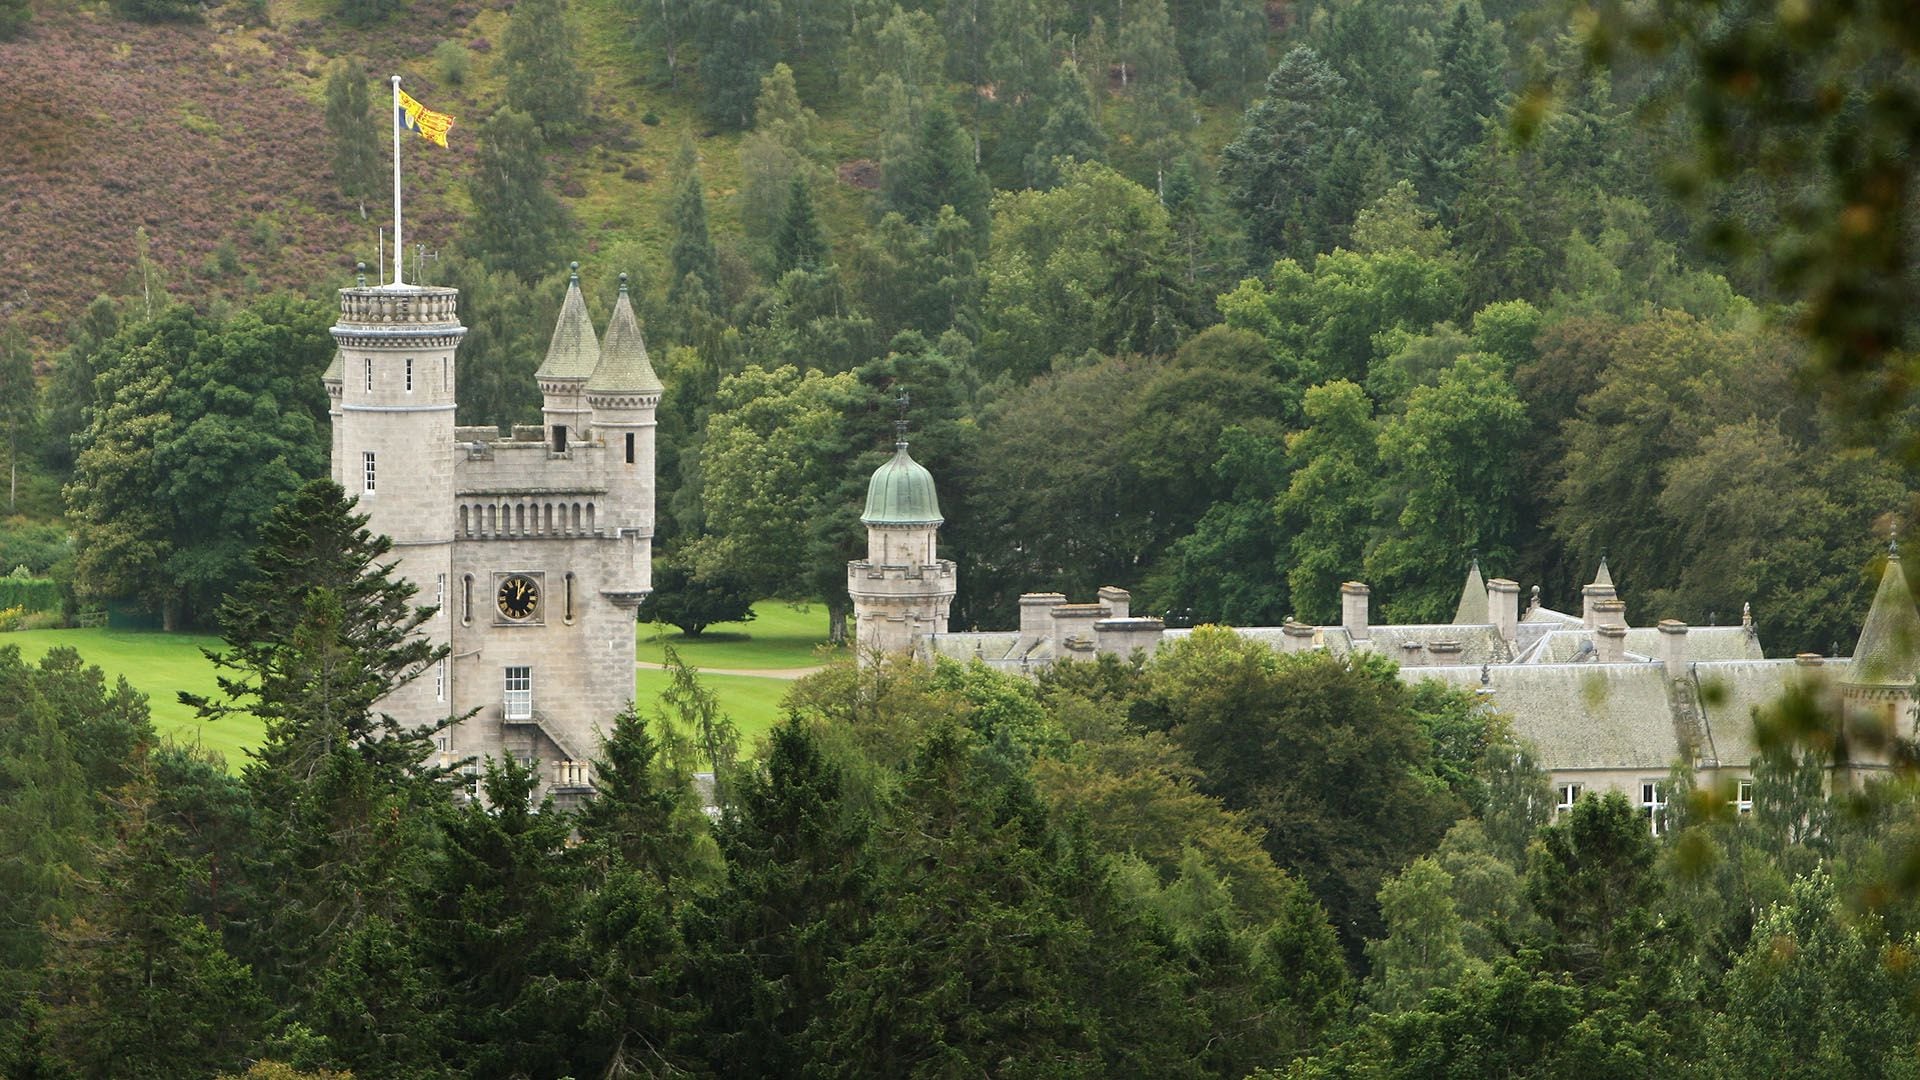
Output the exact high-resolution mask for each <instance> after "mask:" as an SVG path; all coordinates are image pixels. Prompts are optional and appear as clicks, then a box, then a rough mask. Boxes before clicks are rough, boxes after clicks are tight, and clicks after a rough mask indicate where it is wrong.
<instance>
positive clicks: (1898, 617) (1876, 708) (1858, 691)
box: [1840, 550, 1920, 769]
mask: <svg viewBox="0 0 1920 1080" xmlns="http://www.w3.org/2000/svg"><path fill="white" fill-rule="evenodd" d="M1916 668H1920V609H1916V608H1915V606H1914V602H1913V592H1912V590H1911V589H1910V588H1909V587H1908V585H1907V575H1906V572H1905V571H1904V570H1902V569H1901V566H1900V554H1899V552H1898V551H1897V550H1889V551H1888V553H1887V565H1886V569H1885V570H1883V571H1881V573H1880V587H1879V589H1878V590H1876V591H1875V592H1874V594H1873V606H1872V607H1871V608H1869V609H1868V610H1867V621H1866V623H1865V624H1864V625H1862V626H1861V627H1860V641H1859V643H1858V644H1856V645H1855V646H1854V649H1853V662H1852V663H1851V664H1849V665H1847V675H1846V680H1845V681H1844V682H1843V683H1842V684H1841V688H1840V696H1841V710H1842V713H1843V714H1844V716H1845V721H1846V724H1845V731H1846V743H1845V749H1846V760H1847V762H1848V763H1849V764H1850V765H1852V766H1854V767H1855V768H1856V769H1858V768H1861V767H1875V766H1884V765H1885V764H1886V763H1887V762H1888V761H1889V760H1890V757H1889V751H1890V750H1891V749H1892V746H1891V740H1892V739H1894V738H1910V737H1912V736H1913V734H1914V676H1915V669H1916Z"/></svg>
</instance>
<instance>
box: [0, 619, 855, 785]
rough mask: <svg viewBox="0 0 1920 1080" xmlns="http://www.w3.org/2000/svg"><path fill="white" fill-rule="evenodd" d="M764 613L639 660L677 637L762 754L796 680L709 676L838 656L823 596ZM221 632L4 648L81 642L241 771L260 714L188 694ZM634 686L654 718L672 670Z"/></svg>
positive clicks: (33, 653)
mask: <svg viewBox="0 0 1920 1080" xmlns="http://www.w3.org/2000/svg"><path fill="white" fill-rule="evenodd" d="M754 610H755V612H756V613H757V616H758V617H757V618H755V619H754V620H753V621H752V622H745V623H722V624H719V625H717V626H715V627H713V628H711V629H709V630H708V631H707V632H706V633H705V634H702V635H701V636H700V637H698V638H688V637H685V636H683V635H682V634H681V633H680V632H679V631H678V630H676V629H674V628H673V627H671V626H662V625H658V624H653V625H643V626H641V627H640V628H639V635H640V641H639V658H640V660H641V661H643V662H646V663H654V664H658V663H660V662H661V661H662V660H663V659H665V655H666V650H665V646H667V645H671V646H673V648H674V649H675V650H676V651H677V652H678V653H679V654H680V659H681V660H682V661H683V662H685V663H687V664H691V665H692V666H693V667H695V668H697V669H699V670H700V671H701V676H700V681H701V682H702V683H703V684H704V685H706V686H707V687H708V688H710V689H712V690H713V692H714V694H715V695H716V696H718V698H719V699H720V708H721V710H722V711H723V712H725V713H726V714H727V715H728V716H730V717H732V718H733V722H734V724H735V725H736V726H737V727H738V728H739V729H740V749H741V750H742V752H744V753H748V754H751V753H752V752H753V748H754V744H755V742H756V741H757V740H758V739H759V738H760V737H761V736H763V735H765V734H766V733H767V732H768V731H769V730H770V729H771V728H772V727H773V725H774V723H775V722H776V721H777V720H779V718H780V699H781V698H782V697H783V696H785V694H786V692H787V688H788V687H790V686H791V685H793V684H792V681H791V680H788V679H771V678H755V677H751V676H741V675H709V674H706V671H707V669H710V668H720V669H735V670H754V669H767V670H778V669H788V670H791V669H795V668H809V667H815V666H817V665H820V664H823V663H826V662H828V661H829V660H830V659H832V658H833V657H834V656H835V655H838V654H837V653H836V652H834V651H833V650H823V651H821V652H816V651H815V649H816V648H817V647H818V646H821V645H823V644H824V643H825V640H826V625H827V611H826V608H825V607H823V606H821V605H818V604H815V605H811V606H809V607H804V608H797V607H794V606H793V605H791V604H782V603H777V602H773V601H764V602H762V603H760V604H758V605H756V606H755V609H754ZM219 644H220V639H219V638H216V637H211V636H205V635H197V634H162V633H158V632H154V631H138V630H23V631H19V632H17V633H12V634H0V648H4V647H5V646H8V645H15V646H18V647H19V649H20V652H21V654H22V655H23V656H25V657H26V658H27V659H28V660H31V661H37V660H38V659H39V658H40V657H41V656H42V655H44V654H45V653H46V651H47V650H48V649H50V648H53V647H54V646H56V645H67V646H71V647H72V648H73V649H75V650H77V651H78V652H79V653H80V655H81V657H82V658H83V659H85V660H86V662H87V663H89V664H95V665H98V666H99V667H100V668H101V669H102V670H103V671H105V672H106V673H107V678H108V679H109V680H111V679H113V678H115V677H116V676H125V677H126V680H127V682H129V683H131V684H132V685H133V687H134V689H136V690H139V691H140V692H141V693H143V694H146V695H147V698H148V704H149V707H150V708H151V709H152V711H153V726H154V727H155V728H156V729H157V730H158V731H159V732H160V733H161V734H163V735H170V736H172V737H173V738H174V739H176V740H179V741H181V742H195V741H197V742H199V743H200V744H201V745H202V746H205V747H206V748H208V749H210V750H217V751H219V752H220V753H221V754H223V755H225V756H226V759H227V764H228V767H230V768H233V769H235V770H238V769H239V767H240V765H241V763H242V762H243V761H244V760H245V753H244V752H245V751H246V750H247V749H248V748H250V747H253V746H257V745H259V742H260V738H261V734H262V728H261V726H260V724H259V722H257V721H255V720H253V719H251V718H248V717H239V716H233V717H228V718H226V719H224V720H219V721H215V722H213V723H202V722H200V721H198V720H196V719H194V716H193V711H192V710H191V709H189V708H187V707H186V706H185V705H182V704H180V701H179V696H178V695H179V692H180V691H182V690H187V691H191V692H193V693H196V694H209V695H211V694H214V693H216V691H217V688H216V686H215V685H214V681H213V665H212V664H210V663H208V662H207V658H206V657H205V656H203V655H201V652H200V650H201V649H202V648H214V647H217V646H218V645H219ZM634 674H635V679H634V693H635V698H636V700H637V701H638V702H639V704H640V709H641V711H642V712H643V713H645V714H647V715H649V716H651V715H652V712H653V707H654V702H655V699H656V698H657V697H658V695H659V693H660V691H661V690H664V689H665V688H666V686H667V682H668V677H667V673H666V672H664V671H656V670H652V669H648V668H641V669H640V670H639V671H637V672H635V673H634Z"/></svg>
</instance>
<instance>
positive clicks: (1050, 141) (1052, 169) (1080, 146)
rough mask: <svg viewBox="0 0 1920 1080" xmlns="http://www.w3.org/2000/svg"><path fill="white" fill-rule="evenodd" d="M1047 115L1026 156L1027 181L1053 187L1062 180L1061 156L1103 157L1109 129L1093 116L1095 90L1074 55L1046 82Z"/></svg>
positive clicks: (1087, 158)
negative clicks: (1089, 84) (1105, 130)
mask: <svg viewBox="0 0 1920 1080" xmlns="http://www.w3.org/2000/svg"><path fill="white" fill-rule="evenodd" d="M1046 102H1047V117H1046V119H1045V120H1044V121H1042V123H1041V124H1040V135H1039V137H1038V138H1037V139H1035V140H1034V144H1033V149H1032V150H1031V151H1030V152H1028V154H1027V160H1026V174H1027V183H1028V184H1029V185H1030V186H1032V187H1036V188H1050V187H1052V186H1053V185H1055V184H1057V183H1059V182H1060V165H1059V162H1060V161H1061V160H1072V161H1101V160H1104V158H1105V150H1106V144H1107V136H1106V133H1105V132H1103V131H1101V130H1100V125H1099V124H1098V123H1097V122H1095V120H1094V118H1093V91H1092V88H1091V87H1089V86H1088V85H1087V80H1086V77H1085V76H1084V75H1082V74H1081V73H1080V66H1079V65H1078V64H1075V63H1074V62H1073V61H1072V60H1071V59H1068V60H1062V61H1061V62H1060V66H1059V67H1058V68H1055V69H1054V72H1053V78H1052V80H1051V81H1050V82H1049V83H1048V86H1047V96H1046Z"/></svg>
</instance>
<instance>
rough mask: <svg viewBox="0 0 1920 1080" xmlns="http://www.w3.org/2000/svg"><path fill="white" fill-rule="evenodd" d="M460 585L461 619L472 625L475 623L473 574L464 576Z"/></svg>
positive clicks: (464, 622) (462, 621)
mask: <svg viewBox="0 0 1920 1080" xmlns="http://www.w3.org/2000/svg"><path fill="white" fill-rule="evenodd" d="M460 585H461V594H460V621H461V623H463V624H465V625H468V626H471V625H473V575H472V574H468V575H467V576H466V577H464V578H462V579H461V581H460Z"/></svg>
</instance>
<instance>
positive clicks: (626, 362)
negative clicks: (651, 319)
mask: <svg viewBox="0 0 1920 1080" xmlns="http://www.w3.org/2000/svg"><path fill="white" fill-rule="evenodd" d="M661 389H662V388H661V386H660V376H658V375H655V374H654V373H653V363H652V362H651V361H649V360H648V359H647V342H646V339H644V338H642V337H641V336H640V320H639V319H636V318H634V317H633V305H632V304H631V303H630V302H628V300H627V275H625V274H621V275H620V299H619V300H617V301H615V302H614V305H613V318H611V319H608V320H607V340H606V341H605V342H603V343H601V346H600V366H599V367H596V368H594V369H593V378H591V379H589V380H588V381H587V393H589V394H657V393H659V392H660V391H661Z"/></svg>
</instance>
